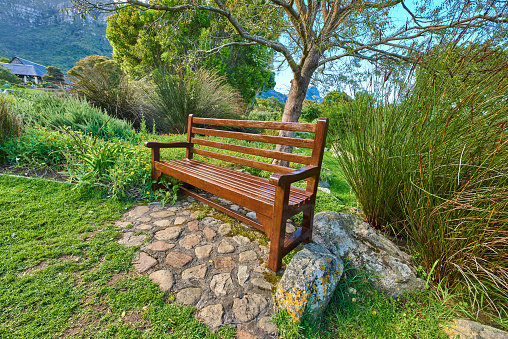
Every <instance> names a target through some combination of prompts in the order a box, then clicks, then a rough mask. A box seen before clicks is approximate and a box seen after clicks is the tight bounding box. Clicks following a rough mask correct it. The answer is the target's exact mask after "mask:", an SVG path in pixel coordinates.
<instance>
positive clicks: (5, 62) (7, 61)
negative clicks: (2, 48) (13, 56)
mask: <svg viewBox="0 0 508 339" xmlns="http://www.w3.org/2000/svg"><path fill="white" fill-rule="evenodd" d="M9 61H10V60H9V59H7V58H3V57H0V62H2V63H4V64H8V63H9Z"/></svg>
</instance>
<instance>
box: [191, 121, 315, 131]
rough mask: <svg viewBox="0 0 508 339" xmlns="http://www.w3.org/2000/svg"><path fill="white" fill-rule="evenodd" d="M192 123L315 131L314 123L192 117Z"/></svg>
mask: <svg viewBox="0 0 508 339" xmlns="http://www.w3.org/2000/svg"><path fill="white" fill-rule="evenodd" d="M193 123H194V124H202V125H213V126H231V127H251V128H264V129H276V130H285V131H298V132H310V133H314V132H315V131H316V124H311V123H298V122H279V121H256V120H229V119H210V118H194V119H193Z"/></svg>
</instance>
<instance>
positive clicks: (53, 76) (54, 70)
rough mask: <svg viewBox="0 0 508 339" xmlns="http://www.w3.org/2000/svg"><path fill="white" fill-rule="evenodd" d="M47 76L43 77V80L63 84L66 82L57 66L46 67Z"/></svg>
mask: <svg viewBox="0 0 508 339" xmlns="http://www.w3.org/2000/svg"><path fill="white" fill-rule="evenodd" d="M46 72H47V73H46V74H44V75H43V76H42V80H44V81H49V82H54V83H58V84H61V83H62V82H64V81H65V76H64V74H63V72H62V70H61V69H60V68H58V67H55V66H48V67H46Z"/></svg>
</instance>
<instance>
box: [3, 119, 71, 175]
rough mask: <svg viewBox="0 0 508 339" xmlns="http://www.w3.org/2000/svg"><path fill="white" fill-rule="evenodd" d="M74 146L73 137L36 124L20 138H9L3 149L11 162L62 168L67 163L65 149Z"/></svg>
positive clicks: (27, 129)
mask: <svg viewBox="0 0 508 339" xmlns="http://www.w3.org/2000/svg"><path fill="white" fill-rule="evenodd" d="M72 147H74V141H73V140H72V139H71V138H69V137H67V136H65V135H62V134H61V133H59V132H57V131H51V130H48V129H46V128H43V127H38V126H35V127H34V128H26V129H25V132H24V133H23V134H21V136H20V137H18V138H11V139H8V140H7V142H6V143H5V144H4V146H3V148H2V149H3V151H4V152H5V154H6V157H7V161H8V162H9V163H11V164H18V165H22V166H29V167H33V168H41V167H52V168H55V169H62V168H63V167H64V165H65V163H66V158H65V156H64V153H63V151H66V150H69V149H72Z"/></svg>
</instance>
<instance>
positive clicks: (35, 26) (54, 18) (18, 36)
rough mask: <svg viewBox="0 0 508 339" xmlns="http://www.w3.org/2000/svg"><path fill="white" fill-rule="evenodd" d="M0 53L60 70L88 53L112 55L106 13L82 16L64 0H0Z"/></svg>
mask: <svg viewBox="0 0 508 339" xmlns="http://www.w3.org/2000/svg"><path fill="white" fill-rule="evenodd" d="M0 8H1V9H2V10H1V11H0V57H5V58H7V59H12V58H13V57H15V56H18V57H21V58H24V59H27V60H30V61H33V62H36V63H39V64H42V65H46V66H56V67H58V68H61V69H62V70H63V71H67V70H69V69H70V68H72V67H73V66H74V65H75V64H76V61H78V60H79V59H82V58H84V57H86V56H88V55H93V54H99V55H105V56H111V51H112V48H111V45H110V44H109V41H108V40H107V39H106V37H105V35H106V16H105V15H99V16H98V17H97V20H94V18H93V17H87V18H86V19H81V18H80V17H79V16H78V15H77V13H76V12H74V11H73V10H72V9H71V3H70V1H68V0H67V1H65V0H0Z"/></svg>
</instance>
